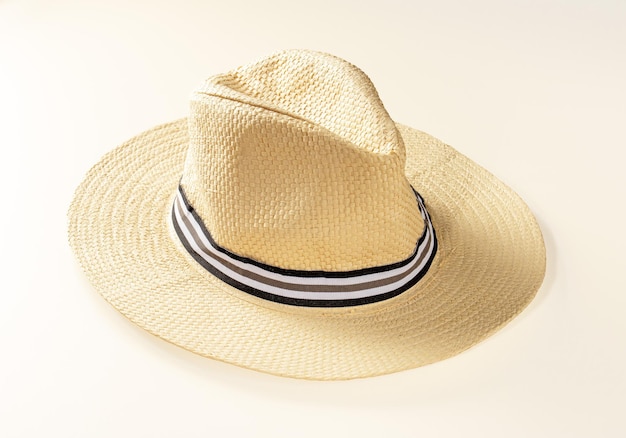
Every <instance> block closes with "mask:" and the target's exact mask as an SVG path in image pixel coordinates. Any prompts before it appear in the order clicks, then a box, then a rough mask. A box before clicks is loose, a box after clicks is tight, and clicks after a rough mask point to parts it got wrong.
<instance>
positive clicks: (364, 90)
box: [181, 51, 424, 271]
mask: <svg viewBox="0 0 626 438" xmlns="http://www.w3.org/2000/svg"><path fill="white" fill-rule="evenodd" d="M189 137H190V144H189V149H188V152H187V158H186V162H185V167H184V173H183V177H182V180H181V186H182V187H183V189H184V190H185V192H186V194H187V197H188V199H189V202H190V204H191V205H192V206H193V208H194V209H195V210H196V212H197V213H198V215H199V216H200V217H201V218H202V220H203V222H204V224H205V225H206V227H207V229H208V231H209V232H210V233H211V235H212V237H213V239H214V240H215V241H216V243H217V244H219V245H220V246H222V247H223V248H226V249H227V250H229V251H231V252H233V253H235V254H237V255H240V256H243V257H247V258H251V259H254V260H257V261H259V262H262V263H265V264H268V265H272V266H276V267H279V268H283V269H297V270H324V271H345V270H354V269H362V268H369V267H375V266H381V265H385V264H390V263H395V262H398V261H400V260H403V259H404V258H406V257H408V256H409V255H411V253H412V252H413V251H414V249H415V245H416V242H417V240H418V238H419V236H420V235H421V233H422V231H423V229H424V222H423V220H422V217H421V216H420V213H419V211H418V207H417V203H416V199H415V195H414V193H413V190H412V188H411V187H410V185H409V183H408V181H407V180H406V177H405V174H404V165H405V151H404V144H403V143H402V139H401V137H400V135H399V133H398V131H397V129H396V127H395V123H394V122H393V121H392V120H391V118H390V117H389V115H388V113H387V112H386V110H385V109H384V107H383V105H382V103H381V101H380V99H379V97H378V94H377V92H376V90H375V88H374V86H373V85H372V83H371V81H370V80H369V78H367V76H366V75H365V74H364V73H363V72H362V71H360V70H359V69H358V68H356V67H355V66H353V65H352V64H350V63H348V62H346V61H343V60H341V59H339V58H336V57H333V56H331V55H327V54H323V53H317V52H310V51H286V52H281V53H279V54H276V55H273V56H271V57H269V58H266V59H264V60H261V61H259V62H257V63H254V64H249V65H247V66H244V67H241V68H238V69H236V70H233V71H231V72H229V73H226V74H223V75H218V76H214V77H212V78H209V79H208V80H207V81H206V82H205V83H204V84H203V85H202V86H201V87H200V88H199V89H197V90H196V91H195V92H194V93H193V95H192V99H191V111H190V117H189Z"/></svg>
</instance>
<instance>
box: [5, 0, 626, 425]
mask: <svg viewBox="0 0 626 438" xmlns="http://www.w3.org/2000/svg"><path fill="white" fill-rule="evenodd" d="M127 3H128V2H106V3H104V2H102V3H96V2H91V4H90V5H86V4H83V2H63V1H59V2H54V3H49V2H34V1H33V2H28V1H25V2H19V3H18V2H11V1H5V2H1V3H0V96H1V97H2V99H1V100H0V115H1V117H2V125H1V127H2V129H0V144H2V146H3V147H2V152H1V154H2V156H1V159H0V166H2V167H1V172H0V175H1V176H0V178H2V183H3V186H4V187H5V196H4V201H5V207H4V210H3V213H4V214H3V215H2V216H1V217H2V218H1V219H0V224H1V225H2V227H3V230H4V231H3V233H2V234H1V236H2V237H0V239H1V240H0V242H1V244H2V247H3V259H4V267H3V270H2V272H3V276H4V279H5V281H4V284H5V286H4V287H3V290H2V294H1V295H0V327H1V328H2V330H1V331H0V333H1V334H0V341H1V342H2V345H3V347H4V350H3V360H2V362H1V365H0V371H1V373H0V375H1V376H2V377H1V378H0V435H3V436H18V437H20V436H96V437H98V436H152V437H155V436H206V435H209V434H217V435H229V434H230V435H233V436H245V435H248V436H249V435H252V436H254V435H257V436H293V435H298V434H299V435H301V436H318V435H328V436H333V435H340V434H344V435H345V434H354V435H356V434H360V435H362V436H381V435H388V436H493V437H496V436H519V437H524V436H551V437H552V436H567V437H586V436H608V437H619V436H623V435H624V433H625V432H626V430H625V429H626V428H625V427H624V424H623V421H622V411H623V406H624V404H625V402H626V401H625V396H624V394H625V393H626V382H625V380H624V377H623V370H624V368H625V366H626V357H625V354H626V353H625V350H626V349H625V348H624V343H625V342H624V338H625V337H626V335H625V333H626V322H625V319H624V318H623V309H624V308H626V295H625V293H624V292H625V291H626V282H625V281H624V279H623V275H622V272H621V271H623V266H624V264H625V262H626V260H625V257H624V255H623V253H622V251H623V248H624V246H625V244H626V242H625V239H624V237H623V235H622V234H620V232H619V230H621V229H622V228H623V227H622V221H623V217H624V213H625V212H626V211H625V210H624V207H623V206H622V204H621V200H623V199H624V195H625V193H624V192H625V189H624V187H625V186H626V181H625V178H624V176H623V171H622V167H623V163H624V158H625V157H624V155H623V147H622V145H623V144H624V142H625V140H626V139H625V136H624V130H623V121H624V119H625V116H626V108H625V107H624V102H625V101H626V90H625V88H624V85H623V77H626V61H625V58H624V54H623V42H624V40H626V30H625V29H624V27H623V25H622V23H623V21H624V18H625V16H626V11H625V10H624V7H625V6H624V4H623V2H594V3H593V4H588V5H585V4H576V5H573V4H571V2H556V1H548V2H536V3H528V2H525V3H524V4H518V3H519V2H472V3H471V4H469V3H466V2H460V1H459V2H438V3H437V4H436V5H432V4H431V3H426V2H423V4H420V3H422V2H419V3H417V4H413V3H412V4H411V6H407V4H408V2H407V4H405V2H399V1H398V2H380V3H379V4H376V3H363V2H358V3H357V2H352V3H348V2H345V3H341V4H336V3H331V2H329V3H317V4H297V3H293V2H262V3H261V2H259V4H257V3H252V2H251V4H245V3H237V2H233V3H225V2H219V3H217V2H216V3H213V2H203V3H201V4H197V5H196V4H192V3H186V2H176V4H174V3H172V4H169V3H165V2H163V3H162V4H157V3H155V2H151V3H148V2H145V3H143V4H142V2H133V4H132V5H128V4H127ZM286 47H306V48H311V49H317V50H324V51H329V52H332V53H335V54H337V55H339V56H342V57H344V58H346V59H349V60H350V61H351V62H353V63H355V64H356V65H359V66H360V67H361V68H362V69H363V70H364V71H366V72H367V73H368V74H369V75H370V77H371V78H372V80H373V82H374V83H375V84H376V87H377V89H378V91H379V93H380V95H381V97H382V99H383V101H384V102H385V106H386V108H387V110H388V111H389V112H390V114H391V116H392V117H393V118H394V119H395V120H397V121H400V122H403V123H406V124H409V125H411V126H415V127H417V128H419V129H422V130H424V131H426V132H429V133H431V134H433V135H435V136H437V137H439V138H441V139H443V140H444V141H445V142H447V143H449V144H451V145H453V146H454V147H456V148H457V149H458V150H460V151H461V152H462V153H464V154H466V155H468V156H470V157H471V158H472V159H474V160H475V161H477V162H478V163H479V164H481V165H483V166H484V167H486V168H487V169H489V170H490V171H492V172H493V173H494V174H495V175H496V176H498V177H500V178H501V179H502V180H503V181H504V182H506V183H507V184H509V185H510V186H511V187H512V188H513V189H515V190H516V191H517V192H518V193H519V194H520V195H521V196H522V197H523V198H524V199H525V200H526V201H527V202H528V204H529V206H530V207H531V209H532V210H533V212H534V213H535V214H536V215H537V217H538V219H539V222H540V224H541V226H542V230H543V232H544V237H545V238H546V244H547V249H548V260H549V262H548V272H547V277H546V281H545V283H544V285H543V287H542V288H541V289H540V291H539V295H538V297H537V299H536V300H535V301H533V303H532V304H531V305H530V307H529V308H528V309H527V310H526V311H524V312H523V313H522V314H521V315H520V317H519V318H517V319H516V320H515V321H514V322H513V323H511V324H510V325H509V326H507V327H506V328H505V329H504V330H502V331H501V332H500V333H498V334H497V335H495V336H494V337H492V338H490V339H489V340H487V341H485V342H484V343H482V344H480V345H478V346H476V347H474V348H473V349H471V350H469V351H467V352H466V353H463V354H461V355H459V356H457V357H455V358H453V359H449V360H447V361H444V362H441V363H438V364H435V365H431V366H427V367H424V368H420V369H416V370H412V371H406V372H402V373H397V374H393V375H389V376H384V377H379V378H374V379H368V380H356V381H350V382H335V383H319V382H306V381H296V380H291V379H281V378H278V377H273V376H269V375H264V374H260V373H256V372H252V371H247V370H242V369H240V368H237V367H233V366H230V365H226V364H222V363H219V362H216V361H210V360H207V359H204V358H202V357H199V356H195V355H193V354H191V353H187V352H185V351H183V350H181V349H179V348H177V347H174V346H171V345H169V344H167V343H164V342H162V341H160V340H158V339H156V338H154V337H152V336H150V335H149V334H146V333H144V332H143V331H142V330H140V329H137V328H136V327H135V326H133V325H132V324H130V323H127V322H126V321H125V320H124V319H123V318H122V317H121V316H119V314H118V313H117V312H116V311H115V310H113V309H112V308H111V307H110V306H109V305H108V304H106V302H104V301H103V300H102V299H101V298H100V297H99V296H98V294H97V293H95V292H94V291H93V290H92V289H91V287H90V286H89V284H88V283H87V281H86V279H85V278H84V277H83V275H82V273H81V272H80V270H79V268H78V266H77V265H76V263H75V261H74V259H73V257H72V256H71V253H70V250H69V247H68V245H67V243H66V236H65V228H66V223H65V212H66V208H67V205H68V204H69V201H70V199H71V196H72V192H73V190H74V188H75V186H76V185H77V184H78V183H79V182H80V180H81V179H82V177H83V175H84V172H85V170H86V169H88V168H89V167H90V166H91V165H92V164H93V163H94V162H96V161H97V160H98V159H99V158H100V157H101V156H102V155H103V154H104V153H105V152H106V151H108V150H110V149H111V148H112V147H114V146H115V145H117V144H119V143H121V142H123V141H125V140H126V139H128V138H130V137H131V136H133V135H135V134H137V133H138V132H139V131H141V130H143V129H147V128H150V127H152V126H154V125H155V124H157V123H160V122H165V121H168V120H173V119H175V118H177V117H180V116H182V115H184V114H185V113H186V110H187V98H188V93H189V91H190V90H191V89H193V87H195V86H196V85H197V84H198V82H199V80H202V79H204V78H205V77H206V76H208V75H209V74H211V73H213V72H220V71H225V70H227V69H229V68H230V67H232V66H233V65H237V64H239V63H240V62H241V60H242V59H245V60H248V59H254V58H256V57H259V56H262V55H265V54H267V53H271V52H273V51H275V50H277V49H282V48H286ZM400 55H401V56H400Z"/></svg>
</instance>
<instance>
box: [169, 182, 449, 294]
mask: <svg viewBox="0 0 626 438" xmlns="http://www.w3.org/2000/svg"><path fill="white" fill-rule="evenodd" d="M415 196H416V200H417V203H418V207H419V210H420V214H421V216H422V218H423V219H424V222H425V227H424V231H423V234H422V236H421V237H420V239H419V240H418V242H417V244H416V249H415V251H414V253H413V254H412V255H411V256H410V257H409V258H408V259H405V260H404V261H402V262H399V263H395V264H391V265H386V266H381V267H378V268H371V269H365V270H358V271H347V272H328V273H325V272H320V271H292V270H283V269H280V268H276V267H272V266H268V265H264V264H262V263H259V262H256V261H253V260H250V259H246V258H243V257H239V256H236V255H234V254H232V253H230V252H229V251H228V250H226V249H224V248H221V247H220V246H219V245H217V243H216V242H215V241H214V240H213V239H212V237H211V235H210V233H209V232H208V230H207V229H206V227H205V226H204V224H203V223H202V220H201V218H200V217H199V216H198V215H197V213H196V212H195V210H194V209H193V207H192V206H191V205H190V204H189V203H188V201H187V199H186V197H185V194H184V192H183V190H182V187H179V189H178V193H177V196H176V199H175V200H174V205H173V207H172V210H173V211H172V220H173V222H174V225H175V229H176V232H177V234H178V237H179V238H180V239H181V242H182V243H183V245H184V246H185V248H186V249H187V250H188V251H189V252H190V254H191V255H192V256H193V257H194V258H195V259H196V260H197V261H198V262H199V263H200V264H201V265H202V266H203V267H204V268H205V269H207V270H209V271H210V272H211V273H213V274H214V275H216V276H217V277H219V278H221V279H222V280H223V281H225V282H227V283H229V284H231V285H232V286H234V287H237V288H239V289H241V290H243V291H245V292H249V293H251V294H253V295H257V296H261V297H263V298H267V299H270V300H272V301H278V302H284V303H287V304H294V305H301V306H348V305H358V304H366V303H369V302H375V301H380V300H383V299H386V298H390V297H391V296H395V295H397V294H399V293H401V292H403V291H404V290H406V289H407V288H408V287H410V286H412V285H413V284H415V283H416V282H417V281H418V280H419V279H420V278H421V277H422V276H423V275H424V274H425V273H426V271H427V270H428V268H429V267H430V264H431V262H432V260H433V258H434V255H435V252H436V248H437V242H436V236H435V231H434V228H433V226H432V222H431V220H430V216H429V215H428V212H427V210H426V207H425V206H424V204H423V201H422V199H421V197H420V196H419V195H418V194H417V192H416V193H415ZM394 277H395V278H394ZM306 289H313V290H306Z"/></svg>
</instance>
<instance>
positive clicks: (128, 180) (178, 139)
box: [68, 119, 545, 380]
mask: <svg viewBox="0 0 626 438" xmlns="http://www.w3.org/2000/svg"><path fill="white" fill-rule="evenodd" d="M397 126H398V130H399V131H400V133H401V135H402V138H403V140H404V143H405V147H406V154H407V164H406V176H407V178H408V180H409V182H410V183H411V185H412V186H413V187H414V188H415V189H416V190H418V191H419V192H420V194H421V195H422V196H423V197H424V199H425V201H426V206H427V208H428V211H429V213H430V216H431V218H432V221H433V224H434V227H435V230H436V233H437V238H438V244H439V246H438V251H437V255H436V257H435V259H434V261H433V264H432V266H431V268H430V270H429V271H428V273H427V274H426V276H425V277H424V278H422V279H421V280H420V281H419V282H418V283H417V285H415V286H414V287H413V288H411V289H410V290H408V291H406V292H404V293H402V294H400V295H399V296H397V297H395V298H392V299H389V300H386V301H382V302H379V303H375V304H369V305H364V306H358V307H353V308H343V309H341V308H339V309H332V308H330V309H319V308H316V309H312V308H301V307H294V306H288V305H283V304H276V303H272V302H268V301H265V300H263V299H260V298H256V297H254V296H251V295H248V294H246V293H244V292H241V291H239V290H237V289H234V288H233V287H231V286H229V285H227V284H226V283H224V282H222V281H221V280H219V279H217V278H215V277H213V276H212V275H211V274H210V273H209V272H207V271H206V270H204V269H203V268H202V267H201V266H200V265H198V264H197V262H196V261H195V260H194V259H193V258H192V257H191V256H190V255H189V254H188V253H187V252H186V251H185V250H184V249H183V247H182V245H181V244H180V242H179V241H177V240H176V238H175V237H174V234H173V232H172V228H171V227H172V226H171V223H170V213H171V206H172V202H173V198H174V195H175V193H176V189H177V187H178V183H179V181H180V178H181V175H182V171H183V164H184V161H185V155H186V151H187V147H188V134H187V121H186V119H181V120H178V121H175V122H172V123H169V124H165V125H161V126H158V127H155V128H153V129H151V130H149V131H146V132H144V133H143V134H140V135H139V136H137V137H135V138H133V139H131V140H129V141H128V142H126V143H125V144H123V145H121V146H119V147H118V148H116V149H115V150H113V151H112V152H110V153H108V154H107V155H105V156H104V157H103V158H102V160H101V161H100V162H99V163H98V164H96V165H95V166H94V167H93V168H92V169H91V170H90V171H89V173H88V174H87V176H86V177H85V179H84V181H83V182H82V183H81V184H80V186H79V187H78V189H77V190H76V194H75V198H74V200H73V202H72V204H71V206H70V209H69V212H68V216H69V240H70V245H71V246H72V248H73V250H74V252H75V253H76V256H77V257H78V260H79V262H80V264H81V266H82V268H83V270H84V271H85V272H86V274H87V276H88V278H89V280H90V281H91V282H92V283H93V285H94V286H95V288H96V289H97V290H98V292H99V293H100V294H102V296H103V297H104V298H105V299H106V300H107V301H108V302H109V303H111V304H112V305H113V306H114V307H115V308H116V309H117V310H118V311H120V312H121V313H122V314H123V315H124V316H125V317H127V318H128V319H129V320H130V321H132V322H133V323H135V324H136V325H138V326H140V327H142V328H144V329H145V330H147V331H149V332H150V333H152V334H154V335H156V336H158V337H161V338H163V339H165V340H167V341H169V342H171V343H173V344H176V345H178V346H180V347H183V348H185V349H187V350H190V351H192V352H194V353H197V354H200V355H203V356H207V357H210V358H214V359H218V360H222V361H225V362H228V363H232V364H235V365H239V366H242V367H246V368H251V369H254V370H258V371H263V372H267V373H272V374H277V375H281V376H289V377H296V378H305V379H321V380H334V379H351V378H359V377H368V376H375V375H380V374H387V373H391V372H395V371H400V370H405V369H409V368H415V367H419V366H422V365H426V364H429V363H433V362H436V361H439V360H442V359H445V358H448V357H450V356H454V355H456V354H458V353H460V352H462V351H464V350H466V349H467V348H469V347H471V346H473V345H475V344H477V343H478V342H480V341H481V340H483V339H485V338H486V337H488V336H489V335H491V334H492V333H494V332H495V331H497V330H498V329H499V328H501V327H502V326H503V325H505V324H506V323H507V322H508V321H510V320H511V319H512V318H513V317H514V316H516V315H517V314H518V313H519V312H521V311H522V310H523V309H524V308H525V307H526V305H527V304H528V303H529V302H530V301H531V300H532V298H533V297H534V296H535V294H536V292H537V290H538V288H539V286H540V285H541V283H542V280H543V277H544V272H545V248H544V243H543V239H542V235H541V231H540V229H539V227H538V225H537V223H536V221H535V218H534V217H533V215H532V213H531V212H530V210H529V209H528V207H527V206H526V204H525V203H524V202H523V201H522V200H521V199H520V197H519V196H518V195H517V194H516V193H515V192H513V191H512V190H511V189H510V188H509V187H507V186H506V185H505V184H503V183H502V182H501V181H499V180H498V179H497V178H495V177H494V176H493V175H492V174H490V173H489V172H488V171H486V170H485V169H483V168H482V167H480V166H478V165H477V164H476V163H474V162H473V161H471V160H470V159H468V158H467V157H465V156H464V155H462V154H461V153H459V152H457V151H456V150H454V149H453V148H451V147H450V146H448V145H445V144H444V143H442V142H441V141H439V140H437V139H436V138H434V137H432V136H430V135H428V134H426V133H424V132H421V131H418V130H415V129H412V128H408V127H406V126H403V125H397Z"/></svg>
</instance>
